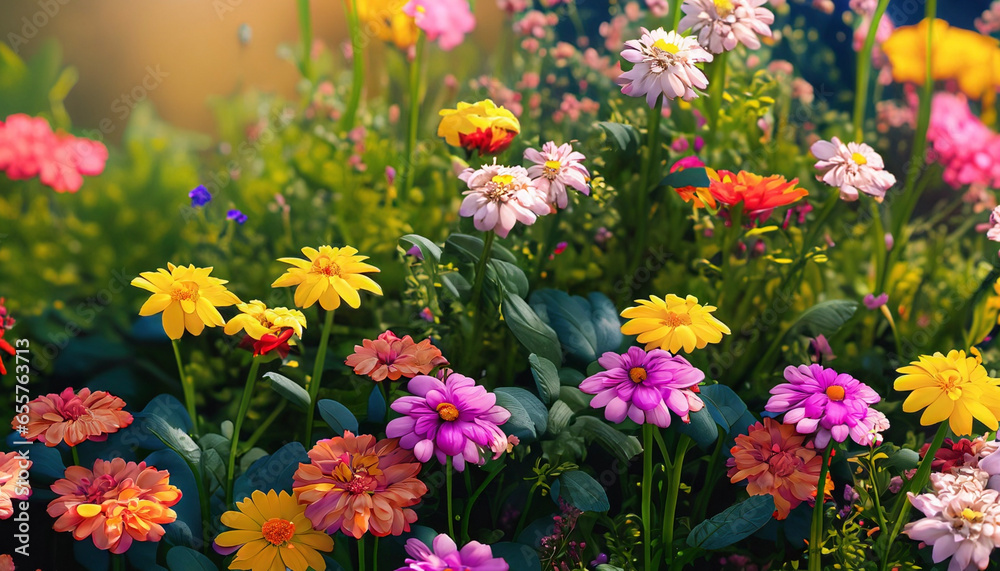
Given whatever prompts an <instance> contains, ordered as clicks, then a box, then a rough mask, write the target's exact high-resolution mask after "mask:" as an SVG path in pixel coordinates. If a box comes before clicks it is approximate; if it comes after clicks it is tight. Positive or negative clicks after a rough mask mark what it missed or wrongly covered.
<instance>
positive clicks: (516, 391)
mask: <svg viewBox="0 0 1000 571" xmlns="http://www.w3.org/2000/svg"><path fill="white" fill-rule="evenodd" d="M493 393H494V394H495V395H497V404H499V405H500V406H504V405H503V404H502V403H500V395H503V396H504V397H510V398H513V399H514V400H516V401H517V402H519V403H520V404H521V406H523V407H524V410H525V412H527V413H528V416H529V417H530V418H531V422H532V423H534V425H535V433H536V434H544V433H545V430H546V429H547V428H548V425H549V410H548V409H547V408H545V405H544V404H542V401H540V400H538V397H536V396H535V395H533V394H531V393H530V392H528V391H526V390H524V389H522V388H520V387H500V388H498V389H496V390H495V391H493ZM504 402H509V401H508V400H507V399H506V398H505V399H504Z"/></svg>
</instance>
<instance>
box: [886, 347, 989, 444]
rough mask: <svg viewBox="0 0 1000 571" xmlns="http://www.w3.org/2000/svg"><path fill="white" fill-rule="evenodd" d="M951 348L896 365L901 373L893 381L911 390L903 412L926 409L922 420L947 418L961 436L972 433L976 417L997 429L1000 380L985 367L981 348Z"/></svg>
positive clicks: (928, 423)
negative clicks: (987, 371) (988, 372)
mask: <svg viewBox="0 0 1000 571" xmlns="http://www.w3.org/2000/svg"><path fill="white" fill-rule="evenodd" d="M972 352H973V356H971V357H967V356H966V355H965V351H954V350H953V351H950V352H949V353H948V355H947V356H945V355H942V354H941V353H934V354H933V355H921V356H920V358H919V360H918V361H914V362H912V363H910V364H909V365H906V366H905V367H900V368H899V369H896V372H898V373H900V374H902V376H901V377H899V378H898V379H896V382H895V383H894V385H893V388H895V389H896V390H897V391H912V392H911V393H910V395H909V396H907V397H906V400H905V401H903V411H904V412H916V411H918V410H921V409H923V411H924V412H923V414H922V415H921V416H920V424H922V425H923V426H931V425H934V424H938V423H940V422H943V421H945V420H948V423H949V425H950V427H951V431H952V432H954V433H955V434H956V435H958V436H964V435H971V434H972V419H973V418H975V419H977V420H979V421H980V422H982V423H983V424H985V425H986V426H988V427H989V428H990V430H996V429H997V419H998V418H1000V386H998V385H1000V380H998V379H992V378H990V377H989V375H988V374H987V373H986V368H985V367H983V364H982V359H981V358H980V356H979V352H978V351H977V350H975V349H973V350H972Z"/></svg>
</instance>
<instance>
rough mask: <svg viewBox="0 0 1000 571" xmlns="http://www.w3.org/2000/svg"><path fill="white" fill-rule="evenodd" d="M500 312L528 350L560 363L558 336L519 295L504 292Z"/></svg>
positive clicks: (560, 353)
mask: <svg viewBox="0 0 1000 571" xmlns="http://www.w3.org/2000/svg"><path fill="white" fill-rule="evenodd" d="M501 313H502V315H503V319H504V321H505V322H506V323H507V327H509V328H510V330H511V331H512V332H513V333H514V337H517V340H518V341H520V342H521V345H524V347H525V348H527V349H528V350H529V351H532V352H534V353H537V354H539V355H541V356H542V357H545V358H546V359H548V360H549V361H552V362H553V363H555V364H556V365H559V364H560V363H562V351H560V349H559V337H558V336H557V335H556V332H555V331H553V330H552V328H551V327H549V326H548V325H546V324H545V323H544V322H543V321H542V320H541V318H539V317H538V315H537V314H536V313H535V312H534V310H532V309H531V307H530V306H529V305H528V303H527V302H526V301H524V300H523V299H521V298H520V297H518V296H516V295H513V294H510V293H506V294H505V295H504V303H503V305H502V306H501Z"/></svg>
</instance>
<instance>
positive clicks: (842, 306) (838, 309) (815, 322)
mask: <svg viewBox="0 0 1000 571" xmlns="http://www.w3.org/2000/svg"><path fill="white" fill-rule="evenodd" d="M857 309H858V302H856V301H853V300H847V299H831V300H829V301H824V302H821V303H817V304H816V305H814V306H812V307H810V308H809V309H807V310H805V311H804V312H802V315H800V316H799V318H798V320H797V321H796V322H795V324H794V325H792V327H791V329H790V330H789V332H790V333H802V334H804V335H808V336H809V337H815V336H817V335H826V336H827V337H829V336H831V335H833V334H834V333H836V332H837V331H838V330H839V329H840V328H841V326H843V325H844V324H845V323H847V320H848V319H850V318H851V317H852V316H854V312H855V311H857Z"/></svg>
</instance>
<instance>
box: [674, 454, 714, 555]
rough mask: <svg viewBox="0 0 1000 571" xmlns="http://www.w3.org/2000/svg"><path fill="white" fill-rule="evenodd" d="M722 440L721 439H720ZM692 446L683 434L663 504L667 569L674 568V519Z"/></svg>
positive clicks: (675, 455)
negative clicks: (682, 475)
mask: <svg viewBox="0 0 1000 571" xmlns="http://www.w3.org/2000/svg"><path fill="white" fill-rule="evenodd" d="M720 440H721V439H720ZM690 445H691V438H690V437H688V435H686V434H682V435H681V437H680V439H678V441H677V452H675V453H674V458H673V463H672V464H670V466H671V468H673V471H672V473H671V475H670V481H669V482H668V483H667V499H666V501H665V502H664V504H663V550H664V552H665V553H666V564H665V567H666V568H667V569H673V568H674V517H675V514H676V513H677V495H678V493H679V492H680V489H681V472H682V471H683V469H684V454H685V453H687V451H688V447H689V446H690Z"/></svg>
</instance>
